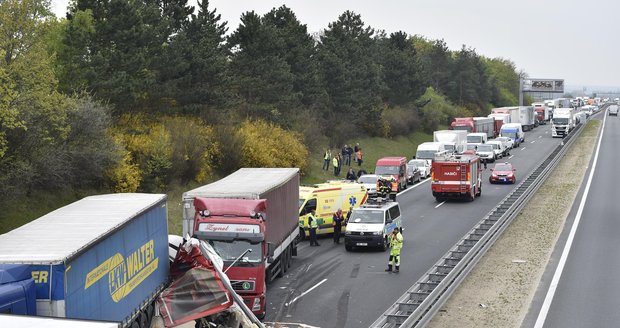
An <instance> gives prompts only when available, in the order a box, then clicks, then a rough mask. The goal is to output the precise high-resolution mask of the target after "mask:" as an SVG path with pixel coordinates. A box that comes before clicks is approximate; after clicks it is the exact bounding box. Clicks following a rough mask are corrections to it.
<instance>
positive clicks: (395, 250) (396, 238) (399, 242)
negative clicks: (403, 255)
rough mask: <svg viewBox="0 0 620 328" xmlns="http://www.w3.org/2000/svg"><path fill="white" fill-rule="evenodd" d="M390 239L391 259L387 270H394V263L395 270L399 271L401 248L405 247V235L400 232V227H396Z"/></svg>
mask: <svg viewBox="0 0 620 328" xmlns="http://www.w3.org/2000/svg"><path fill="white" fill-rule="evenodd" d="M388 239H389V242H390V260H389V262H388V268H387V269H385V271H387V272H392V264H393V265H394V272H396V273H398V272H399V271H400V250H401V248H403V235H402V234H401V233H400V229H399V228H398V227H394V230H392V233H391V234H390V236H389V238H388Z"/></svg>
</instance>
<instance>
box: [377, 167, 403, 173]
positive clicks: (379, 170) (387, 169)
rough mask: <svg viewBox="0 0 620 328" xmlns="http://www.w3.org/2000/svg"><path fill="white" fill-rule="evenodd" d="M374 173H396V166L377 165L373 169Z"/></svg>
mask: <svg viewBox="0 0 620 328" xmlns="http://www.w3.org/2000/svg"><path fill="white" fill-rule="evenodd" d="M375 174H377V175H384V174H398V166H377V168H376V169H375Z"/></svg>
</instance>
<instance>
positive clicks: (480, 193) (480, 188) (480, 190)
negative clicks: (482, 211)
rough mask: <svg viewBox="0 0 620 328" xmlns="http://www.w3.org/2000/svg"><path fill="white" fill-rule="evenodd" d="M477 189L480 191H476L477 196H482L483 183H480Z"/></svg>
mask: <svg viewBox="0 0 620 328" xmlns="http://www.w3.org/2000/svg"><path fill="white" fill-rule="evenodd" d="M477 191H478V192H477V193H476V196H477V197H480V196H482V184H480V187H478V190H477Z"/></svg>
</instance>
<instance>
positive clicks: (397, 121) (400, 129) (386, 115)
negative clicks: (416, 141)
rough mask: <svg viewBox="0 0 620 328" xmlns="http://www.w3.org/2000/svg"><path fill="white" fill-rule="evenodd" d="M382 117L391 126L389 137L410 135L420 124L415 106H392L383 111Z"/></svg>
mask: <svg viewBox="0 0 620 328" xmlns="http://www.w3.org/2000/svg"><path fill="white" fill-rule="evenodd" d="M382 118H383V120H384V121H385V122H386V123H387V125H388V128H389V130H388V131H389V133H388V135H387V136H388V137H396V136H404V135H408V134H409V133H411V132H413V131H415V130H416V129H417V128H418V127H419V126H420V117H419V115H418V113H417V111H416V110H415V109H414V108H404V107H390V108H387V109H386V110H385V111H383V114H382Z"/></svg>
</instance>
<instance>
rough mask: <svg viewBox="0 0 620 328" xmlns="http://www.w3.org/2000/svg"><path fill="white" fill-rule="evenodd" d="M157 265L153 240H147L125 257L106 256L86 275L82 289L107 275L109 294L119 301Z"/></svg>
mask: <svg viewBox="0 0 620 328" xmlns="http://www.w3.org/2000/svg"><path fill="white" fill-rule="evenodd" d="M158 265H159V258H158V257H155V247H154V242H153V240H152V239H151V240H149V241H148V242H146V243H145V244H144V245H142V246H140V247H139V248H138V249H137V250H136V251H134V252H133V253H131V254H129V256H127V257H126V258H123V255H121V254H120V253H116V254H114V256H112V257H110V258H108V259H107V260H105V261H104V262H103V263H101V264H100V265H99V266H97V267H96V268H94V269H93V270H91V271H90V272H89V273H88V274H87V275H86V282H85V284H84V289H88V288H89V287H90V286H92V285H94V284H95V283H97V281H99V280H100V279H101V278H103V277H104V276H106V275H107V276H108V279H107V281H108V287H109V291H110V296H111V297H112V299H113V300H114V302H119V301H120V300H122V299H123V298H124V297H125V296H127V295H129V293H131V291H132V290H133V289H134V288H136V287H137V286H138V285H140V283H141V282H142V281H144V279H146V278H147V277H148V276H149V275H151V274H152V273H153V272H155V270H157V267H158Z"/></svg>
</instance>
